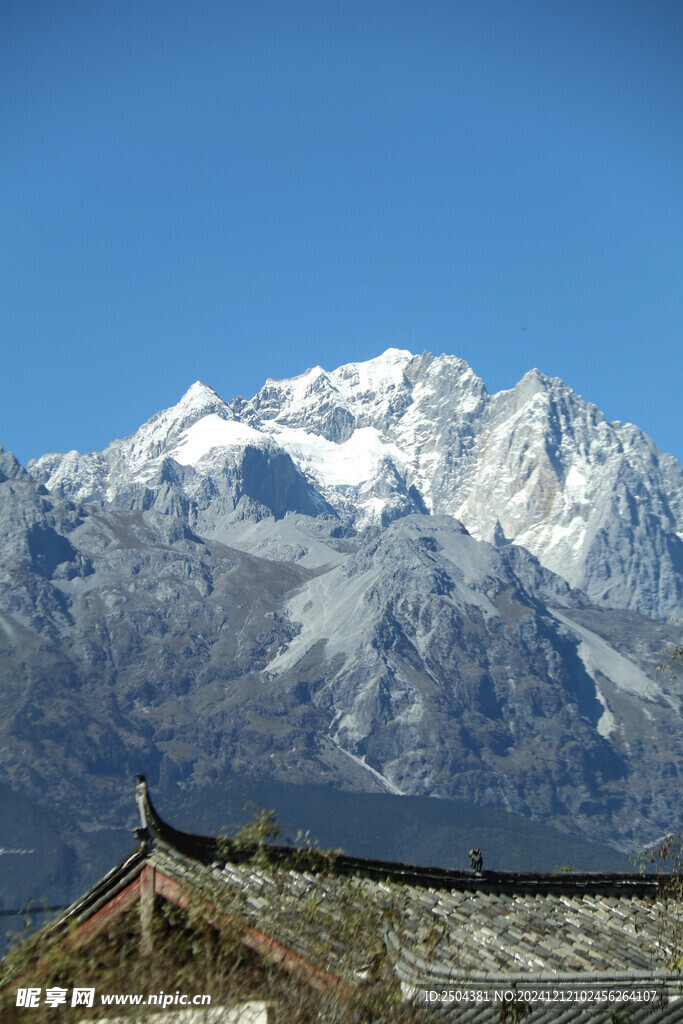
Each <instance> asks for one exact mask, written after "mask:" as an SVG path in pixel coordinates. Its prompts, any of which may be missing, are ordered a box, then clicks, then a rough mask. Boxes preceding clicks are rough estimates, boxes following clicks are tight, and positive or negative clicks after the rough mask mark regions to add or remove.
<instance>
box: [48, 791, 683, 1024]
mask: <svg viewBox="0 0 683 1024" xmlns="http://www.w3.org/2000/svg"><path fill="white" fill-rule="evenodd" d="M138 804H139V808H140V813H141V818H142V822H143V828H142V829H141V830H139V832H138V834H139V836H140V838H141V840H142V845H141V846H140V848H139V849H138V850H136V851H135V852H134V853H132V854H131V855H130V857H128V858H127V859H126V860H124V861H122V862H121V864H120V865H118V866H117V868H115V869H114V870H113V871H112V872H110V874H109V875H108V876H106V877H105V878H104V879H103V880H102V881H101V882H100V883H99V884H98V886H95V887H94V888H93V889H92V890H91V891H90V892H89V893H87V894H86V895H85V896H84V897H83V898H82V899H81V900H80V901H78V902H77V903H76V904H74V905H73V906H72V907H71V908H69V910H68V911H67V912H66V913H65V914H64V915H63V916H62V918H61V919H60V920H59V921H58V922H56V924H55V926H54V927H55V928H57V929H59V928H64V927H66V926H68V924H69V922H70V921H74V920H75V921H77V922H79V923H83V922H86V921H87V920H88V919H89V918H91V917H92V915H93V914H95V913H96V912H97V910H98V908H99V907H102V906H103V905H104V904H105V903H106V901H107V900H110V899H111V898H112V896H114V895H115V894H116V893H118V892H120V891H123V890H124V889H125V887H126V885H128V884H129V882H130V879H131V878H133V877H135V876H136V874H137V875H139V874H140V872H141V871H142V869H143V867H147V868H153V869H154V872H155V873H156V877H157V892H159V893H160V894H162V895H163V894H164V891H165V890H164V886H166V889H167V891H168V892H169V893H170V892H171V890H172V887H173V886H175V887H180V889H182V890H183V891H185V892H192V893H195V894H198V895H199V896H200V898H202V899H208V900H209V901H210V903H211V905H212V906H213V907H214V908H219V907H221V906H229V905H230V901H234V900H237V901H238V902H239V908H240V912H241V913H242V914H243V915H244V916H245V917H246V918H247V919H249V920H251V921H253V924H254V927H255V928H258V929H259V934H266V935H269V936H271V937H272V938H274V939H276V940H277V942H278V943H279V944H280V945H281V946H283V947H286V949H288V950H290V951H291V952H292V953H293V954H294V955H295V956H298V957H301V958H305V959H306V961H307V962H309V963H312V964H313V965H315V969H318V970H320V971H322V972H329V974H330V975H332V976H333V977H335V978H338V979H344V980H346V981H353V980H354V979H355V980H357V979H358V978H359V977H362V974H363V971H364V970H366V969H367V967H368V963H369V962H370V961H371V959H372V957H373V955H374V952H375V951H376V945H377V943H378V942H380V943H383V944H384V945H385V947H386V949H387V950H388V951H389V952H390V954H391V956H392V957H393V960H394V970H395V972H396V974H397V975H398V977H399V979H400V981H401V983H402V985H403V988H404V991H405V992H406V995H409V996H411V997H414V998H418V999H419V998H421V993H422V992H423V991H424V990H433V991H443V990H453V991H455V990H456V989H457V991H458V992H460V997H459V1000H460V1001H459V1002H458V1005H457V1008H458V1011H459V1016H458V1020H463V1021H465V1022H467V1024H480V1022H482V1024H483V1022H484V1021H486V1022H487V1024H488V1022H490V1021H493V1020H498V1019H499V1017H498V1015H499V1011H500V1007H499V1006H498V1007H497V1008H495V1007H494V1006H493V1005H492V1003H491V1000H492V999H493V998H494V995H493V993H495V992H496V991H503V990H507V991H508V992H509V991H511V988H512V987H513V986H516V988H517V990H518V991H519V990H521V989H526V988H531V987H533V988H536V989H539V990H540V989H543V990H544V991H545V990H547V991H548V992H552V990H557V991H558V992H561V993H564V996H563V998H564V999H565V1000H574V1001H571V1002H569V1001H565V1002H555V1003H551V1002H542V1001H541V1002H535V1003H533V1005H532V1014H531V1016H528V1017H526V1018H525V1020H526V1021H528V1022H529V1024H545V1022H546V1021H552V1022H553V1024H570V1022H571V1024H580V1022H582V1021H584V1020H590V1021H591V1022H594V1021H605V1022H607V1021H613V1020H615V1019H616V1020H620V1019H623V1020H624V1021H625V1020H628V1021H629V1022H630V1024H641V1022H644V1021H647V1022H648V1024H664V1022H667V1024H669V1022H672V1021H675V1020H676V1021H683V1000H681V1001H680V1002H668V1001H667V997H672V996H676V995H677V994H679V993H680V992H681V986H680V974H677V973H675V972H672V971H671V970H670V969H669V966H668V963H669V960H670V959H671V941H672V940H671V925H672V921H671V915H672V912H673V913H680V907H678V908H673V909H672V907H671V906H670V905H668V904H665V903H664V902H663V900H662V898H661V878H657V877H655V876H652V875H641V874H627V875H624V874H621V875H597V874H581V875H578V874H561V873H560V874H557V875H524V874H512V873H505V872H479V873H475V872H467V871H444V870H440V869H437V868H421V867H416V866H415V865H408V864H395V863H390V862H385V861H375V860H367V859H359V858H353V857H348V856H343V855H340V856H337V857H335V858H334V859H333V860H327V859H325V858H322V859H321V858H320V857H318V855H317V854H315V852H310V851H302V850H296V849H293V848H290V847H281V846H268V847H261V848H259V849H260V853H261V855H262V857H261V860H259V859H258V858H257V859H256V860H255V859H254V856H253V855H254V853H255V852H256V851H255V850H254V849H244V848H240V847H238V846H235V845H234V844H231V843H230V842H228V841H226V840H217V839H213V838H209V837H202V836H193V835H190V834H188V833H183V832H179V831H177V830H175V829H173V828H171V827H170V826H168V825H167V824H166V823H165V822H163V821H162V820H161V819H160V818H159V816H158V815H157V813H156V811H155V809H154V807H153V805H152V803H151V801H150V799H149V795H148V793H147V790H146V786H145V784H144V780H141V782H140V784H139V786H138ZM174 891H175V890H174ZM359 904H362V905H365V906H368V907H372V908H373V912H374V913H375V915H376V918H375V920H376V929H375V932H374V934H372V933H371V932H367V933H364V932H361V931H358V932H357V933H354V934H351V935H350V934H348V928H346V929H345V928H344V927H342V925H341V922H342V921H343V919H344V914H343V913H342V912H341V911H342V909H343V908H347V907H349V906H354V905H355V906H358V905H359ZM606 987H611V989H612V990H619V991H628V992H631V993H632V994H634V995H635V1001H628V1002H627V1003H624V1004H621V1003H614V1002H612V1003H609V1002H599V1003H595V1002H591V1004H590V1005H588V1004H583V1003H581V1001H580V999H581V998H582V997H580V996H579V995H577V993H580V991H584V992H586V991H588V990H589V989H590V990H599V989H601V988H606ZM653 989H656V990H657V991H658V993H659V994H660V995H663V996H664V1003H663V1004H662V1005H660V1004H659V1002H658V1003H657V1004H656V1005H654V1004H651V1003H645V1002H643V1001H642V999H641V1001H639V999H638V997H637V993H638V992H639V991H640V992H641V994H642V992H643V991H644V990H648V991H650V990H653ZM476 990H482V991H484V990H485V991H486V992H488V993H489V1000H488V1002H486V1001H484V1002H480V1003H472V1002H470V1001H465V1000H464V998H463V996H462V993H463V992H465V991H468V992H469V991H476ZM572 992H573V993H575V995H574V996H572V995H571V993H572ZM568 993H569V994H568ZM453 998H454V999H455V998H456V997H453ZM548 998H550V997H548ZM451 1008H452V1007H451ZM617 1011H619V1012H621V1013H622V1017H621V1018H619V1017H618V1016H617V1017H615V1013H617ZM626 1011H628V1017H626V1016H625V1013H626ZM610 1014H611V1016H610ZM492 1015H493V1016H492Z"/></svg>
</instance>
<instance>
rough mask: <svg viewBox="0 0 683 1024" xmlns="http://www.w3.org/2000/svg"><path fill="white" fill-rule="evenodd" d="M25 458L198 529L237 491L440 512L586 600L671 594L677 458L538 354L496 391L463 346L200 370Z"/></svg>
mask: <svg viewBox="0 0 683 1024" xmlns="http://www.w3.org/2000/svg"><path fill="white" fill-rule="evenodd" d="M29 471H30V472H31V474H32V476H33V477H34V478H35V479H36V480H38V481H40V482H41V483H44V484H45V485H46V486H47V487H48V488H49V490H50V491H51V492H52V493H54V494H58V495H60V496H62V497H71V498H76V499H78V500H81V501H97V502H109V503H112V504H114V505H116V506H118V507H123V508H147V507H155V508H157V509H159V510H160V511H165V512H168V511H171V512H174V513H175V514H179V515H182V516H184V517H186V518H187V519H188V522H189V523H190V525H191V526H192V527H193V528H196V529H197V530H198V531H199V532H200V533H202V534H206V535H208V534H211V535H214V534H215V535H218V534H220V532H221V531H222V530H225V528H226V513H229V514H232V513H233V512H234V510H235V509H236V508H237V506H238V505H239V502H240V499H242V500H243V501H244V502H246V501H247V500H248V499H254V500H255V501H256V502H257V503H259V504H260V505H265V506H266V507H267V508H269V509H270V510H271V511H272V513H273V514H274V516H275V517H276V518H279V517H281V516H282V515H283V514H284V512H285V511H297V512H302V513H305V514H307V515H312V514H313V515H315V514H320V513H323V512H325V511H326V512H328V513H329V512H331V511H332V510H334V511H335V512H336V514H337V515H338V516H339V517H340V519H341V521H342V522H343V523H344V524H345V525H347V526H351V527H352V528H354V529H355V530H362V529H364V528H365V527H367V526H368V525H372V524H378V525H382V526H385V525H387V524H388V523H389V522H391V521H393V520H394V519H396V518H399V517H400V516H403V515H407V514H410V513H418V514H426V513H431V514H446V515H449V516H453V517H454V518H456V519H458V520H459V521H460V522H462V523H463V524H464V525H465V526H466V527H467V529H468V530H469V531H470V533H471V534H472V535H473V536H474V537H476V538H478V539H480V540H486V541H489V542H490V543H494V544H497V545H501V544H508V543H514V544H516V545H518V546H521V547H524V548H526V549H527V550H528V551H530V552H532V554H534V555H536V557H537V558H538V559H539V561H540V562H541V563H542V564H543V565H545V566H546V567H547V568H549V569H551V570H552V571H553V572H556V573H558V574H559V575H561V576H563V577H564V578H565V579H566V580H567V581H568V582H569V583H570V584H571V585H572V586H573V587H577V588H580V589H582V590H583V591H584V592H585V593H586V594H587V595H588V596H589V597H590V599H591V600H592V601H593V602H594V603H595V604H600V605H604V606H606V607H618V608H629V609H633V610H637V611H641V612H643V613H644V614H646V615H649V616H653V617H655V618H666V616H667V615H669V614H676V613H677V612H678V611H679V610H680V607H681V604H682V598H683V539H682V538H683V470H682V469H681V466H680V465H679V464H678V462H677V461H676V460H675V459H674V458H673V457H672V456H670V455H665V454H664V453H662V452H661V451H659V449H657V447H656V446H655V445H654V444H653V442H652V441H651V440H650V439H649V438H648V437H646V435H645V434H643V433H642V431H640V430H638V429H637V428H636V427H634V426H633V425H631V424H620V423H612V424H610V423H607V422H606V421H605V418H604V416H603V415H602V413H601V412H600V411H599V409H597V407H596V406H594V405H591V404H590V403H587V402H585V401H583V399H581V398H580V397H579V396H578V395H576V394H575V393H574V392H573V391H572V390H571V389H570V388H569V387H567V386H566V385H565V384H563V383H562V382H561V381H559V380H555V379H549V378H547V377H544V376H543V375H542V374H540V373H538V371H536V370H532V371H531V372H530V373H528V374H527V375H526V376H525V377H523V378H522V380H521V381H520V382H519V384H518V385H517V386H516V387H515V388H513V389H512V390H511V391H503V392H500V393H499V394H496V395H493V396H490V395H489V394H488V393H487V391H486V388H485V387H484V384H483V383H482V381H481V380H479V379H478V378H477V377H476V376H475V374H474V373H473V372H472V370H471V369H470V367H469V366H468V365H467V364H466V363H465V362H463V361H462V360H460V359H456V358H455V357H453V356H440V357H438V358H434V357H433V356H431V355H428V354H423V355H422V356H412V355H411V354H410V353H408V352H403V351H399V350H395V349H390V350H389V351H388V352H386V353H384V355H383V356H380V357H379V358H378V359H375V360H371V361H369V362H367V363H352V364H349V365H348V366H342V367H341V368H340V369H338V370H336V371H334V372H331V373H327V372H325V371H324V370H322V369H320V367H317V368H315V369H313V370H309V371H307V372H306V373H304V374H302V375H301V376H300V377H296V378H293V379H292V380H285V381H268V382H267V383H266V385H265V386H264V387H263V389H262V390H261V391H260V392H259V394H258V395H256V396H255V397H254V398H253V399H251V400H250V401H245V400H244V399H241V398H238V399H235V400H233V401H232V402H229V403H226V402H223V401H222V400H221V399H220V398H219V397H218V395H216V393H215V392H213V391H212V390H211V389H210V388H208V387H205V386H203V385H201V384H199V383H198V384H195V385H193V387H192V388H190V390H189V391H188V392H187V394H186V395H185V396H184V398H183V399H182V400H181V402H180V403H179V404H178V405H177V406H175V407H174V408H172V409H169V410H167V411H166V412H163V413H159V414H158V415H156V416H154V417H153V418H152V419H151V420H150V421H149V422H148V423H147V424H145V425H144V426H143V427H141V428H140V430H139V431H137V432H136V433H135V434H133V435H131V437H129V438H126V439H125V440H124V441H114V442H112V444H111V445H110V446H109V448H107V449H106V450H105V451H104V452H101V453H91V454H89V455H79V454H78V453H76V452H71V453H69V454H68V455H60V454H52V455H46V456H43V458H41V459H39V460H37V461H36V462H33V463H32V464H31V465H30V466H29ZM326 503H327V504H326ZM239 514H240V512H238V515H239Z"/></svg>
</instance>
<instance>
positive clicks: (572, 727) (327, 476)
mask: <svg viewBox="0 0 683 1024" xmlns="http://www.w3.org/2000/svg"><path fill="white" fill-rule="evenodd" d="M27 470H28V471H27ZM27 470H26V469H24V468H23V467H20V466H19V465H18V463H16V460H13V458H12V457H11V456H9V455H8V454H7V453H4V454H2V455H1V456H0V518H1V519H2V528H3V531H4V535H5V537H6V543H5V545H4V546H3V550H2V555H1V557H0V659H2V666H3V680H4V683H3V690H4V707H5V713H4V715H3V717H2V721H1V731H2V733H3V739H2V743H0V747H2V762H1V763H0V770H1V771H2V780H5V781H7V782H8V783H9V784H10V785H11V786H12V788H13V789H14V790H15V791H17V792H22V793H26V794H28V795H30V796H31V797H32V798H36V799H45V798H46V797H49V798H50V799H51V800H53V801H57V803H58V804H60V805H61V806H64V807H67V806H71V807H73V805H74V803H76V804H78V805H79V806H80V808H81V812H80V813H81V814H82V816H83V821H84V822H88V821H93V820H95V819H98V818H100V819H101V816H102V807H103V806H106V807H108V808H109V811H108V812H107V813H108V814H110V815H115V814H116V813H119V810H117V809H120V807H121V804H120V801H121V800H122V799H124V798H125V788H124V787H123V786H122V778H123V777H124V776H125V775H127V774H129V773H130V772H132V771H138V770H144V771H146V773H147V774H148V776H149V777H150V779H151V780H152V782H155V781H156V783H157V784H159V785H162V786H164V787H168V786H175V785H176V784H177V785H179V786H180V787H183V789H185V790H186V789H188V788H189V789H195V790H197V789H201V787H202V786H207V785H211V784H215V783H216V782H220V781H221V780H222V779H225V778H227V777H228V776H229V775H230V773H234V772H237V773H249V774H250V775H252V776H258V775H262V776H264V777H266V776H269V777H273V778H280V779H286V780H288V781H300V782H318V781H327V782H330V783H332V784H334V785H337V786H341V787H344V788H349V789H371V790H372V789H378V790H379V789H381V790H385V791H386V790H389V791H391V792H397V793H406V794H424V795H434V796H440V797H443V798H449V797H450V798H456V797H461V798H464V799H468V800H471V801H473V802H475V803H480V804H483V805H487V806H492V807H501V808H505V809H508V810H512V811H516V812H519V813H523V814H525V815H528V816H531V817H535V818H537V819H541V820H545V821H549V822H553V823H555V824H559V825H561V826H563V827H565V828H567V829H568V830H570V831H574V832H577V833H578V834H581V835H584V836H590V837H593V838H596V839H600V840H602V841H606V842H611V843H616V844H618V845H621V846H623V847H626V846H629V847H633V846H638V845H641V846H642V845H644V844H645V843H646V842H648V841H651V840H652V839H654V838H655V837H656V836H658V835H659V834H661V833H662V832H666V831H670V830H671V828H672V827H675V825H676V823H677V821H678V815H679V811H678V803H679V800H678V794H677V791H676V779H677V774H678V771H679V765H680V760H681V759H680V755H681V730H680V716H681V686H680V683H679V682H678V681H676V680H669V679H668V678H665V677H664V676H663V675H660V676H659V677H657V675H656V673H655V666H656V664H657V662H658V661H659V660H660V659H661V656H662V650H663V648H664V647H665V646H666V644H667V642H672V641H673V640H674V639H676V637H677V634H676V630H675V628H672V627H671V626H667V625H665V624H663V623H662V622H659V621H656V620H654V619H652V618H649V617H646V616H644V615H643V614H641V613H640V612H639V611H638V610H635V609H638V608H641V607H647V609H648V610H649V611H651V612H653V611H654V612H656V613H657V614H661V613H662V612H663V610H664V609H665V608H666V607H669V606H674V605H675V600H676V595H677V594H679V592H680V586H681V577H680V571H679V563H678V561H677V559H678V558H679V548H680V538H678V536H677V532H676V531H677V530H678V531H679V532H680V497H681V493H683V492H682V491H681V488H680V478H681V469H680V467H679V466H678V464H677V463H675V461H674V460H673V459H671V457H669V456H664V455H662V454H661V453H659V452H658V451H657V449H656V448H655V447H654V445H652V443H651V442H650V441H649V440H648V439H647V438H645V436H644V435H642V434H641V433H640V432H638V431H637V430H636V428H634V427H629V426H619V425H608V424H606V423H605V422H604V419H603V418H602V417H601V416H600V414H599V413H598V411H597V410H596V409H595V408H594V407H591V406H588V405H587V404H586V403H583V402H582V400H581V399H579V398H578V397H577V396H575V395H573V393H572V392H571V391H570V390H569V389H568V388H566V387H565V386H564V385H562V384H561V383H560V382H558V381H548V380H547V379H546V378H543V377H541V376H540V375H538V374H530V375H527V377H525V378H524V380H523V381H522V382H520V385H518V387H517V388H516V389H514V390H513V391H511V392H507V393H503V394H502V395H497V396H493V397H490V396H488V395H487V393H486V391H485V389H484V387H483V384H482V383H481V382H480V381H478V380H477V378H476V377H475V376H474V374H473V373H472V371H471V370H470V369H469V368H468V367H467V366H466V364H464V363H463V362H462V361H460V360H456V359H453V358H451V357H440V358H439V359H433V358H432V357H428V356H419V357H412V356H410V355H409V354H408V353H402V352H396V351H390V352H388V353H385V355H384V356H383V357H380V358H379V359H378V360H373V361H371V362H370V363H368V364H355V365H352V366H349V367H342V368H341V369H340V370H337V371H335V372H334V373H329V374H327V373H324V371H321V370H316V371H310V372H309V373H307V374H304V375H302V377H300V378H296V379H294V380H293V381H285V382H272V381H271V382H268V383H267V384H266V386H265V387H264V389H263V390H262V391H261V392H260V393H259V395H258V396H256V397H255V398H254V399H252V400H251V401H250V402H246V401H245V400H243V399H236V400H234V401H233V402H231V403H225V402H223V401H222V400H221V399H220V398H219V397H218V396H217V395H216V394H215V393H214V392H212V391H211V390H210V389H209V388H207V387H204V386H203V385H199V384H197V385H194V386H193V387H192V388H191V389H190V391H189V392H188V393H187V395H186V396H185V397H184V398H183V399H182V400H181V402H180V403H179V404H178V406H176V407H174V408H173V409H170V410H167V411H166V412H163V413H160V414H158V415H157V416H155V417H153V418H152V420H150V421H149V422H148V423H147V424H145V425H144V426H143V427H141V428H140V430H139V431H138V432H137V433H136V434H134V435H132V436H131V437H129V438H127V439H125V440H123V441H115V442H112V444H111V445H110V446H109V448H108V449H106V450H105V452H102V453H91V454H89V455H79V454H77V453H70V454H68V455H56V454H55V455H49V456H45V457H43V458H42V459H40V460H38V462H35V463H32V464H31V465H29V467H27ZM579 477H581V480H579ZM487 493H488V494H489V498H488V499H487V498H486V495H487ZM620 502H623V503H624V508H626V510H627V512H628V516H630V518H628V516H626V514H624V515H621V514H620V509H621V507H622V506H621V505H620ZM677 516H678V517H679V518H676V517H677ZM463 522H464V523H465V525H463ZM610 537H612V538H613V539H614V544H615V551H614V552H612V548H611V547H610ZM520 538H522V539H523V540H525V541H528V543H522V542H521V541H520ZM565 541H566V543H565ZM491 542H493V543H491ZM545 542H547V545H546V547H545V548H544V551H543V554H542V555H541V554H540V553H539V552H538V551H536V552H534V551H533V548H534V545H536V546H543V543H545ZM567 551H568V552H569V553H570V556H571V557H569V556H567V558H566V559H565V563H564V564H563V570H562V572H561V573H558V572H557V566H552V565H550V563H552V561H553V559H554V558H556V557H558V558H559V557H560V555H562V553H563V552H567ZM660 551H661V552H664V553H665V554H666V557H664V555H662V557H661V558H660V559H659V561H658V558H657V557H656V553H657V552H660ZM558 552H559V554H558ZM607 555H609V558H610V559H611V561H609V562H606V561H605V559H606V558H607ZM579 556H580V557H579ZM562 557H564V556H562ZM667 558H668V561H667ZM648 559H649V561H648ZM543 562H545V566H544V565H543V564H542V563H543ZM596 565H597V569H596ZM548 566H549V567H548ZM553 569H554V570H555V571H552V570H553ZM587 576H588V577H590V579H589V580H588V583H586V582H585V577H587ZM577 581H578V583H581V584H582V588H579V587H578V586H577ZM653 602H654V605H655V607H651V605H652V604H653ZM83 777H86V778H88V779H89V781H90V785H89V787H88V790H87V794H88V795H87V796H85V797H84V795H83V787H82V779H83ZM2 780H0V781H2Z"/></svg>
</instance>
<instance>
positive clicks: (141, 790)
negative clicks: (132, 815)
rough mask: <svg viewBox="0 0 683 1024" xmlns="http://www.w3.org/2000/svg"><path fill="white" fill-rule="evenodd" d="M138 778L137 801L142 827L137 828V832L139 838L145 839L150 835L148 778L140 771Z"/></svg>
mask: <svg viewBox="0 0 683 1024" xmlns="http://www.w3.org/2000/svg"><path fill="white" fill-rule="evenodd" d="M135 778H136V779H137V780H138V784H137V786H136V787H135V803H136V804H137V806H138V813H139V815H140V828H136V829H135V834H136V836H137V837H138V839H142V840H143V841H144V840H145V839H146V838H147V836H148V835H149V828H148V821H147V810H146V805H147V780H146V778H145V776H144V775H141V774H140V773H139V772H138V774H137V775H136V776H135Z"/></svg>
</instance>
